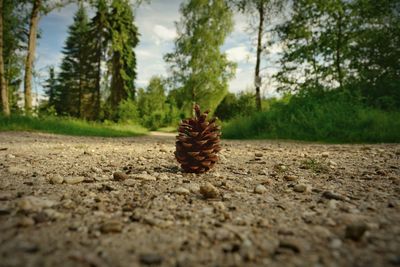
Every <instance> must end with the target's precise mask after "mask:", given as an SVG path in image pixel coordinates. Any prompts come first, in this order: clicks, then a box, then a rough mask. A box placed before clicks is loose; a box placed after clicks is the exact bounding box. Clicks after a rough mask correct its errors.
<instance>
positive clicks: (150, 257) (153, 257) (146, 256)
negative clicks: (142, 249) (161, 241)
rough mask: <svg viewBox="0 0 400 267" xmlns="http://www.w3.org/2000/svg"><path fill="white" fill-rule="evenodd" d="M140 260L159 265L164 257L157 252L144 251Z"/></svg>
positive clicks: (143, 262)
mask: <svg viewBox="0 0 400 267" xmlns="http://www.w3.org/2000/svg"><path fill="white" fill-rule="evenodd" d="M139 261H140V263H142V264H145V265H159V264H161V263H162V261H163V257H162V256H161V255H159V254H157V253H142V254H140V255H139Z"/></svg>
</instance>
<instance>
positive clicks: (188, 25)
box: [165, 0, 236, 115]
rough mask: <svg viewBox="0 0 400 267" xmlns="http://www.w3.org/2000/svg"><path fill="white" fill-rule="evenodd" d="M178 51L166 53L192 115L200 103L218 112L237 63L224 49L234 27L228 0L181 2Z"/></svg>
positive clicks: (204, 107)
mask: <svg viewBox="0 0 400 267" xmlns="http://www.w3.org/2000/svg"><path fill="white" fill-rule="evenodd" d="M180 12H181V14H182V18H181V21H180V23H179V24H177V31H178V37H177V39H176V41H175V51H174V52H172V53H169V54H167V55H166V56H165V60H166V62H167V63H168V64H170V71H171V75H172V77H173V78H174V80H175V84H176V86H177V87H179V88H182V89H180V90H182V91H183V94H184V95H185V99H186V103H185V104H184V106H183V109H184V110H185V112H186V115H189V114H191V112H192V104H193V102H196V103H198V104H200V106H201V107H202V108H203V109H210V110H211V111H214V110H215V108H216V107H217V106H218V104H219V103H220V102H221V101H222V99H223V98H224V96H225V95H226V93H227V91H228V81H229V80H230V79H231V78H233V76H234V73H235V67H236V65H235V64H234V63H233V62H229V61H228V60H227V57H226V54H225V53H222V52H221V51H220V47H221V46H222V45H223V43H224V41H225V38H226V37H227V36H228V34H229V33H230V32H231V31H232V29H233V21H232V12H231V10H230V9H229V8H228V6H227V3H226V2H225V1H224V0H213V1H208V0H190V1H188V2H187V3H184V4H182V5H181V8H180Z"/></svg>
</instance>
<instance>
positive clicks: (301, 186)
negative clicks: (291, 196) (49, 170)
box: [293, 184, 307, 193]
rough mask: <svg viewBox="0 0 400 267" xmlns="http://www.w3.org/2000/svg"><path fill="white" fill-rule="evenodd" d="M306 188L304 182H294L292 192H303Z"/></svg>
mask: <svg viewBox="0 0 400 267" xmlns="http://www.w3.org/2000/svg"><path fill="white" fill-rule="evenodd" d="M306 190H307V186H306V185H304V184H296V185H295V186H294V187H293V191H294V192H297V193H303V192H305V191H306Z"/></svg>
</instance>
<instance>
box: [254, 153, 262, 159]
mask: <svg viewBox="0 0 400 267" xmlns="http://www.w3.org/2000/svg"><path fill="white" fill-rule="evenodd" d="M254 156H255V157H256V158H261V157H262V156H263V153H259V152H258V153H255V154H254Z"/></svg>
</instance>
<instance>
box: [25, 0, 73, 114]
mask: <svg viewBox="0 0 400 267" xmlns="http://www.w3.org/2000/svg"><path fill="white" fill-rule="evenodd" d="M31 1H32V10H31V15H30V19H29V30H28V36H29V37H28V48H27V53H26V60H25V74H24V75H25V76H24V98H25V112H26V114H28V115H29V114H30V113H31V112H32V70H33V61H34V58H35V52H36V40H37V33H38V25H39V20H40V17H41V13H43V14H47V13H49V12H50V11H52V10H54V9H55V8H58V7H62V6H65V5H66V4H68V3H70V2H72V0H59V1H58V0H56V1H50V0H31Z"/></svg>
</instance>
